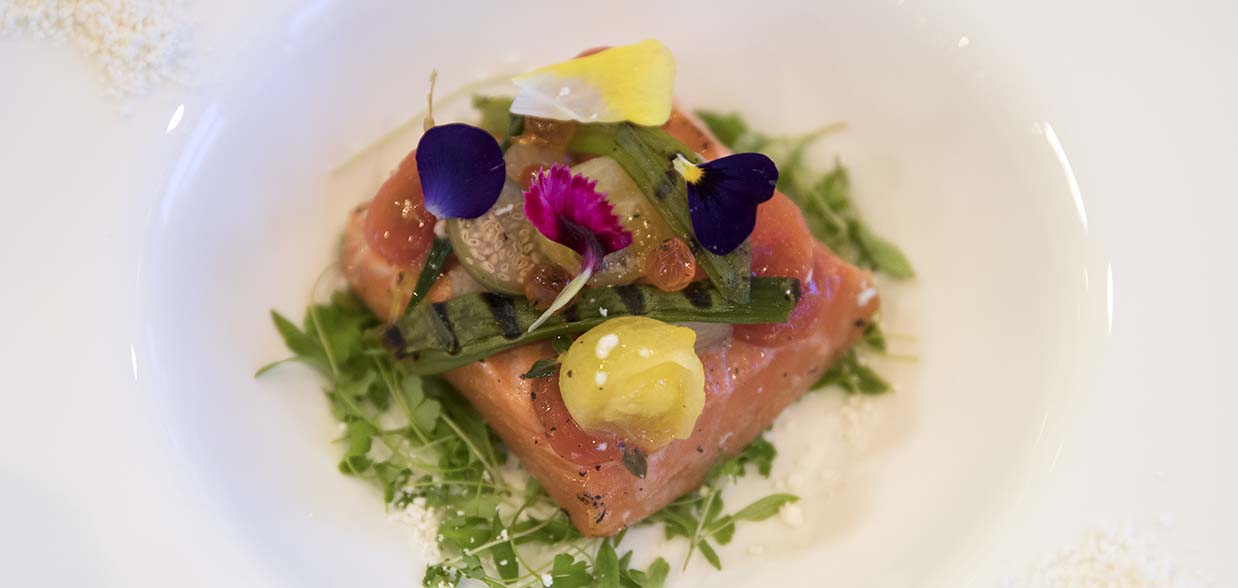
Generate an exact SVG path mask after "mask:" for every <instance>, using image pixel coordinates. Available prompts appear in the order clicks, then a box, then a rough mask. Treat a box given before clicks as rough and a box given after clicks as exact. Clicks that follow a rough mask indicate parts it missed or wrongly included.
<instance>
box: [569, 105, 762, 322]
mask: <svg viewBox="0 0 1238 588" xmlns="http://www.w3.org/2000/svg"><path fill="white" fill-rule="evenodd" d="M568 151H571V152H573V153H588V154H591V155H606V156H610V157H612V158H614V159H615V161H617V162H619V165H620V166H622V167H623V170H624V171H626V172H628V175H629V176H632V180H633V181H635V182H636V185H637V186H640V189H641V191H642V192H644V193H645V196H646V197H647V198H649V202H650V203H651V204H653V206H654V208H656V209H657V211H658V212H659V213H660V214H661V215H662V218H664V219H666V222H667V223H668V224H669V225H670V226H671V229H672V230H674V231H675V233H676V234H677V235H679V237H680V238H681V239H683V240H684V241H685V242H686V243H688V245H689V246H690V247H691V248H692V253H693V254H694V255H695V256H696V260H697V263H699V264H700V265H701V268H703V269H704V270H705V273H706V274H707V275H708V276H709V280H710V281H711V282H713V284H714V286H715V287H716V288H717V289H718V292H720V293H721V294H722V296H723V297H725V298H726V299H727V300H730V301H732V302H735V303H741V304H742V303H744V302H747V301H748V296H749V282H750V279H751V278H750V277H749V276H750V275H751V274H750V271H749V268H750V267H751V261H750V258H751V255H750V252H749V247H748V244H747V243H745V244H743V245H741V246H740V247H739V248H738V249H736V250H734V251H732V252H730V253H728V254H726V255H715V254H713V253H710V252H709V251H706V250H705V249H704V248H703V247H701V244H700V242H699V241H697V239H696V234H695V233H693V231H692V218H691V216H690V215H689V213H688V192H687V188H686V187H685V185H684V180H683V177H682V176H680V175H679V172H677V171H675V166H674V165H673V163H672V162H673V161H674V160H675V157H676V156H677V155H679V154H691V153H693V152H692V150H691V149H688V148H687V147H685V146H684V144H683V143H680V142H679V141H678V140H676V139H675V138H674V137H672V136H671V135H670V134H669V133H667V132H666V131H664V130H662V129H660V128H657V127H641V126H636V125H632V124H628V123H619V124H609V125H581V126H580V127H579V128H578V129H577V130H576V135H575V136H574V137H573V138H572V142H571V143H570V144H568ZM692 157H693V158H694V159H697V160H696V161H693V163H700V161H699V158H696V156H695V155H693V156H692Z"/></svg>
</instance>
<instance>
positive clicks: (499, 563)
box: [490, 514, 520, 582]
mask: <svg viewBox="0 0 1238 588" xmlns="http://www.w3.org/2000/svg"><path fill="white" fill-rule="evenodd" d="M491 526H492V528H494V529H502V531H499V532H498V533H496V534H495V535H494V536H493V537H491V538H490V539H491V540H492V541H493V540H498V541H499V543H498V544H497V545H495V546H494V547H491V548H490V558H491V559H492V560H493V561H494V567H495V569H497V570H498V571H499V576H501V577H502V578H503V579H504V580H507V581H509V582H510V581H512V580H515V579H516V578H517V577H519V576H520V565H519V563H518V561H517V560H516V548H515V546H514V545H513V544H512V541H511V539H510V536H509V535H508V534H507V532H506V531H507V529H506V528H505V527H503V521H501V520H500V519H499V515H498V514H495V515H494V521H493V522H492V523H491Z"/></svg>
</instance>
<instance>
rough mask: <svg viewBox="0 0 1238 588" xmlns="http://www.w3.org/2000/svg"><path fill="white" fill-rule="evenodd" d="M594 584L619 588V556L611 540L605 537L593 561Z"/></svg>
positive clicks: (607, 587)
mask: <svg viewBox="0 0 1238 588" xmlns="http://www.w3.org/2000/svg"><path fill="white" fill-rule="evenodd" d="M593 570H594V578H595V580H596V581H595V582H594V583H593V585H594V586H596V587H597V588H619V558H618V557H616V556H615V548H614V547H613V546H611V544H610V541H607V540H605V539H603V540H602V541H601V545H599V546H598V553H597V556H596V558H595V559H594V563H593Z"/></svg>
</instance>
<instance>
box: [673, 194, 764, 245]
mask: <svg viewBox="0 0 1238 588" xmlns="http://www.w3.org/2000/svg"><path fill="white" fill-rule="evenodd" d="M688 215H689V216H691V217H692V231H693V232H694V233H696V240H697V241H700V243H701V246H702V247H704V248H705V249H706V250H707V251H709V252H710V253H713V254H715V255H726V254H728V253H730V252H732V251H734V250H735V249H736V248H737V247H739V246H740V245H742V244H743V243H744V241H747V240H748V236H749V235H751V234H752V230H753V229H754V228H756V226H757V203H755V202H754V203H749V204H746V205H742V206H724V205H723V204H722V203H721V202H720V201H719V199H717V198H714V197H713V196H712V195H711V194H707V193H704V194H703V193H702V190H701V189H700V188H697V187H696V186H694V185H692V184H688Z"/></svg>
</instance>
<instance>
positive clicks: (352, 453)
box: [340, 420, 377, 475]
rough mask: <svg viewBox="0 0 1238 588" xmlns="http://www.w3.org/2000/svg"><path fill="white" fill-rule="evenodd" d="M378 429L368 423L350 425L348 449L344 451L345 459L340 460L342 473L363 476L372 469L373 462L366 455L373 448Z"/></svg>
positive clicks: (355, 422) (356, 422)
mask: <svg viewBox="0 0 1238 588" xmlns="http://www.w3.org/2000/svg"><path fill="white" fill-rule="evenodd" d="M376 432H377V429H375V428H374V426H373V425H371V424H370V423H368V422H366V421H361V420H357V421H352V422H350V423H348V428H347V438H348V449H346V450H344V458H343V459H341V460H340V472H341V473H344V474H351V475H361V474H363V473H365V472H366V471H367V470H369V469H370V465H371V461H370V459H369V458H368V457H366V455H367V454H368V453H369V452H370V448H371V447H372V446H373V442H372V440H373V437H374V433H376Z"/></svg>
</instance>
